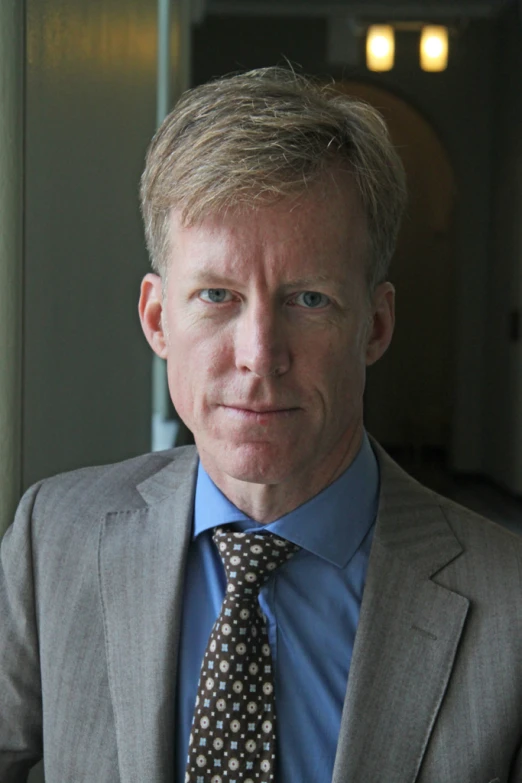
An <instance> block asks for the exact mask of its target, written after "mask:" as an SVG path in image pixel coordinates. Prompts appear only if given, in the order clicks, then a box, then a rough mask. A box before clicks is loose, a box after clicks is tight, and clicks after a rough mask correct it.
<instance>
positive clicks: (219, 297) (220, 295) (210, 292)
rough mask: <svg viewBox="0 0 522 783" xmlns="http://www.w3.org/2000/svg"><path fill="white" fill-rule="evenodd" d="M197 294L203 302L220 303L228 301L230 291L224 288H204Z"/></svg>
mask: <svg viewBox="0 0 522 783" xmlns="http://www.w3.org/2000/svg"><path fill="white" fill-rule="evenodd" d="M199 296H200V298H201V299H203V301H204V302H212V303H214V304H221V302H228V301H229V300H230V291H228V290H227V289H226V288H204V289H203V291H201V292H200V294H199Z"/></svg>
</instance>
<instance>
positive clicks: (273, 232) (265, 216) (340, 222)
mask: <svg viewBox="0 0 522 783" xmlns="http://www.w3.org/2000/svg"><path fill="white" fill-rule="evenodd" d="M367 244H368V242H367V229H366V219H365V215H364V211H363V208H362V204H361V200H360V197H359V195H358V192H357V190H356V188H355V185H354V183H353V180H352V177H351V175H349V174H348V173H346V172H341V173H339V172H337V173H328V174H327V175H324V176H323V178H322V179H321V180H319V181H317V182H315V183H314V184H313V185H312V186H310V187H308V188H307V189H306V190H303V191H301V192H300V193H298V194H296V195H295V196H292V197H285V198H282V199H281V200H280V201H278V202H277V203H275V204H271V205H270V206H267V205H263V206H256V207H251V206H243V205H242V206H241V207H240V208H235V209H228V210H222V211H217V212H215V213H213V214H210V215H207V216H206V217H204V218H203V219H201V220H200V221H199V222H197V223H195V224H193V225H188V226H187V225H184V224H183V222H182V218H181V212H180V211H178V210H173V211H172V213H171V215H170V222H169V265H172V266H174V267H176V268H177V271H178V272H179V273H181V274H185V273H190V271H191V270H199V269H200V268H201V266H202V265H204V266H207V267H209V268H211V267H213V266H215V265H219V266H221V267H226V269H227V271H229V272H237V271H241V270H243V271H244V270H247V271H248V269H249V268H250V267H251V266H252V265H253V264H254V263H255V261H256V260H260V259H262V260H263V262H264V265H265V266H268V267H270V266H271V265H272V266H273V267H274V268H277V269H280V270H283V271H284V269H285V268H287V267H290V268H291V270H290V271H292V272H295V271H296V270H297V269H299V270H300V271H301V272H302V273H303V274H307V272H310V273H314V274H317V273H318V272H319V271H320V269H321V268H322V267H324V270H325V273H326V274H328V273H329V272H331V271H332V269H333V267H334V266H335V264H338V265H341V266H342V267H343V268H344V267H346V266H348V267H352V271H354V270H355V268H359V267H360V268H361V269H362V270H363V269H364V267H365V261H366V249H367ZM309 267H310V268H309Z"/></svg>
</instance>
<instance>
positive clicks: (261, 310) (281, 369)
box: [235, 303, 291, 378]
mask: <svg viewBox="0 0 522 783" xmlns="http://www.w3.org/2000/svg"><path fill="white" fill-rule="evenodd" d="M235 348H236V350H235V354H236V355H235V360H236V367H237V369H238V370H240V371H241V372H251V373H254V375H257V376H259V377H260V378H263V377H268V376H270V375H284V374H285V373H286V372H288V370H289V369H290V365H291V354H290V346H289V340H288V335H287V333H286V329H285V324H284V317H283V315H282V314H281V313H278V312H277V311H276V310H275V309H274V308H273V307H270V306H268V305H265V304H261V303H258V304H252V305H250V306H248V307H246V308H245V310H244V312H243V314H242V316H241V317H240V318H239V319H238V321H237V331H236V346H235Z"/></svg>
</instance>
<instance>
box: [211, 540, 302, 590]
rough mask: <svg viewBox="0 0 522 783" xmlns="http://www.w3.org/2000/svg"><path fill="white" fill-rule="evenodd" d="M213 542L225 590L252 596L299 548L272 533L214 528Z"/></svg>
mask: <svg viewBox="0 0 522 783" xmlns="http://www.w3.org/2000/svg"><path fill="white" fill-rule="evenodd" d="M213 538H214V542H215V544H216V546H217V548H218V552H219V554H220V556H221V559H222V560H223V565H224V566H225V571H226V575H227V593H228V594H229V595H230V596H232V595H233V596H235V597H237V598H245V599H252V598H253V597H254V596H256V595H257V593H258V592H259V590H260V589H261V587H262V586H263V585H264V583H265V582H266V581H267V580H268V579H269V578H270V576H271V575H272V574H273V573H274V571H275V570H276V569H277V568H279V566H280V565H282V564H283V563H286V561H287V560H289V559H290V558H291V557H292V556H293V555H295V553H296V552H297V551H298V550H299V547H298V546H297V545H296V544H293V543H292V542H291V541H287V540H286V539H284V538H280V537H279V536H276V535H274V534H273V533H263V534H259V533H237V532H234V531H231V530H224V529H223V528H216V530H215V532H214V536H213Z"/></svg>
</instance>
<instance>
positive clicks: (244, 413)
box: [221, 404, 300, 421]
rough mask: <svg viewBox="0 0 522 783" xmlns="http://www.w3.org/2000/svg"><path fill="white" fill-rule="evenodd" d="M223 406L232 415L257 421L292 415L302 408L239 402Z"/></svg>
mask: <svg viewBox="0 0 522 783" xmlns="http://www.w3.org/2000/svg"><path fill="white" fill-rule="evenodd" d="M221 407H222V408H224V409H225V410H226V411H227V412H229V413H230V414H232V415H235V416H239V417H242V418H250V419H252V420H257V421H261V420H263V419H264V420H268V419H275V418H284V417H288V416H292V415H293V414H295V413H297V412H298V411H299V410H300V408H291V407H281V406H276V405H266V406H265V405H244V404H238V405H222V406H221Z"/></svg>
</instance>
